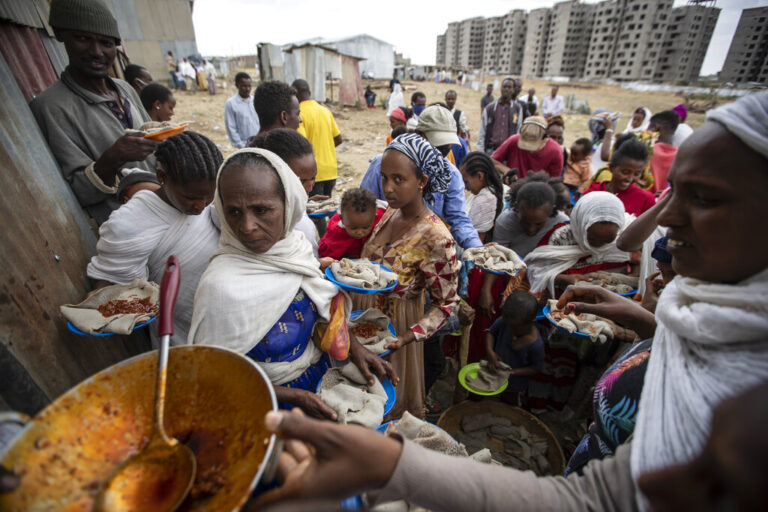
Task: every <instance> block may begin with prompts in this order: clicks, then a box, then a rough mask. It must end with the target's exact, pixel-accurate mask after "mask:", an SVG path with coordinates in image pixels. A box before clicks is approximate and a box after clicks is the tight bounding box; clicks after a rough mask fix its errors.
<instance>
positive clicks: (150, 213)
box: [87, 190, 219, 345]
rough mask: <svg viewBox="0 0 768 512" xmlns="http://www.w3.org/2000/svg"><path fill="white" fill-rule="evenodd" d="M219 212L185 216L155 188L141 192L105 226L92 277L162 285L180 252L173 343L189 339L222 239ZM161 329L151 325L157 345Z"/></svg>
mask: <svg viewBox="0 0 768 512" xmlns="http://www.w3.org/2000/svg"><path fill="white" fill-rule="evenodd" d="M214 213H215V212H214V211H213V206H211V205H208V206H207V207H206V208H205V209H204V210H203V212H202V213H201V214H200V215H185V214H183V213H182V212H180V211H178V210H177V209H176V208H174V207H173V206H171V205H169V204H168V203H166V202H165V201H163V200H162V199H161V198H160V197H159V196H158V195H157V194H155V193H154V192H150V191H148V190H141V191H139V192H137V193H136V195H134V196H133V197H132V198H131V200H130V201H128V202H127V203H126V204H124V205H122V206H121V207H120V208H118V209H117V210H115V211H114V212H112V215H110V217H109V220H107V222H105V223H104V224H102V225H101V227H100V228H99V241H98V243H97V244H96V250H97V254H96V256H94V257H92V258H91V261H90V263H88V268H87V273H88V277H90V278H91V279H103V280H105V281H110V282H112V283H117V284H128V283H130V282H131V281H133V280H134V279H148V280H149V281H154V282H155V283H158V284H160V282H161V281H162V278H163V271H164V270H165V263H166V261H167V260H168V256H170V255H171V254H175V255H176V256H177V257H178V258H179V264H180V265H181V285H180V288H179V296H178V298H177V299H176V309H175V311H174V315H173V336H172V337H171V345H183V344H186V342H187V332H188V331H189V326H190V322H191V321H192V309H193V301H194V297H195V290H196V289H197V283H198V282H199V281H200V276H201V275H202V274H203V271H204V270H205V268H206V267H207V266H208V260H209V259H210V257H211V255H212V254H213V253H214V251H215V250H216V247H217V245H218V243H219V230H218V228H217V227H216V226H215V225H214V220H213V215H214ZM156 331H157V323H155V324H153V325H152V327H151V328H150V335H151V337H152V342H153V344H154V345H157V344H158V341H159V338H158V337H157V335H156Z"/></svg>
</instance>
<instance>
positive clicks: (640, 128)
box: [624, 107, 653, 133]
mask: <svg viewBox="0 0 768 512" xmlns="http://www.w3.org/2000/svg"><path fill="white" fill-rule="evenodd" d="M643 112H645V117H644V118H643V122H642V123H640V126H638V127H637V128H632V117H630V118H629V122H627V129H626V130H624V133H640V132H644V131H645V130H647V129H648V125H650V124H651V116H653V114H651V111H650V110H648V109H647V108H645V107H643ZM632 115H633V116H634V115H635V113H634V112H633V113H632Z"/></svg>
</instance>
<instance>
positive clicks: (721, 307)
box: [631, 93, 768, 509]
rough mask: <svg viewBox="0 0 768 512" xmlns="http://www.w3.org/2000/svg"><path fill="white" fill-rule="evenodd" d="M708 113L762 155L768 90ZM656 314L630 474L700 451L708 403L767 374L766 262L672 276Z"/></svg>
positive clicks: (766, 149) (766, 150) (767, 149)
mask: <svg viewBox="0 0 768 512" xmlns="http://www.w3.org/2000/svg"><path fill="white" fill-rule="evenodd" d="M708 119H709V120H711V121H717V122H719V123H721V124H723V125H724V126H725V128H726V129H728V131H729V132H731V133H732V134H734V135H735V136H736V137H738V138H739V139H740V140H741V141H742V142H744V143H745V144H746V145H748V146H749V147H751V148H752V149H754V150H755V151H757V152H758V153H760V154H761V155H763V156H765V157H767V158H768V93H759V94H751V95H749V96H746V97H745V98H742V99H740V100H738V101H736V102H734V103H730V104H728V105H725V106H723V107H720V108H718V109H716V110H713V111H711V112H709V113H708ZM656 321H657V323H658V326H657V328H656V333H655V335H654V341H653V349H652V350H651V357H650V359H649V361H648V370H647V371H646V373H645V381H644V385H643V393H642V395H641V399H640V410H639V412H638V416H637V424H636V426H635V431H634V440H633V442H632V458H631V460H632V476H633V477H634V479H635V481H637V479H638V478H639V477H640V476H642V475H643V474H645V473H648V472H650V471H654V470H657V469H661V468H665V467H669V466H672V465H676V464H681V463H685V462H688V461H690V460H692V459H693V458H695V457H696V456H697V455H699V453H701V450H702V448H703V446H704V444H705V442H706V440H707V437H708V436H709V433H710V421H711V418H712V410H713V409H714V407H715V406H717V405H718V404H719V403H720V402H722V401H723V400H725V399H727V398H730V397H733V396H736V395H738V394H739V393H741V392H743V391H746V390H747V389H749V388H751V387H753V386H755V385H757V384H758V383H760V382H763V381H765V380H766V379H768V269H764V270H762V271H761V272H759V273H757V274H755V275H753V276H751V277H749V278H748V279H745V280H744V281H742V282H740V283H737V284H722V283H711V282H707V281H700V280H698V279H693V278H690V277H683V276H677V277H676V278H675V279H674V280H673V281H672V282H671V283H670V284H669V285H667V287H666V288H664V293H662V294H661V297H660V298H659V304H658V306H656ZM637 496H638V505H639V507H640V508H641V509H647V504H646V503H645V502H644V499H643V495H642V494H641V493H639V492H638V494H637Z"/></svg>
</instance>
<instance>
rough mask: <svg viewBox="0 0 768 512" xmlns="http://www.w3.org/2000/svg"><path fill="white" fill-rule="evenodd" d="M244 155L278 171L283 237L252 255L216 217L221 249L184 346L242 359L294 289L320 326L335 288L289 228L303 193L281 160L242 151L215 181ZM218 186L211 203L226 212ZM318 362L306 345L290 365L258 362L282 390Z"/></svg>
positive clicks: (207, 273)
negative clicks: (304, 297) (258, 158)
mask: <svg viewBox="0 0 768 512" xmlns="http://www.w3.org/2000/svg"><path fill="white" fill-rule="evenodd" d="M242 153H255V154H258V155H261V156H262V157H264V158H266V159H267V160H268V161H269V162H270V163H271V164H272V166H273V167H274V168H275V169H276V170H277V174H278V176H279V177H280V181H281V182H282V183H283V188H284V189H285V218H284V222H285V229H284V235H283V238H282V239H281V240H279V241H278V242H277V243H276V244H275V245H273V246H272V248H270V249H269V250H268V251H267V252H265V253H263V254H256V253H254V252H251V251H250V250H248V249H246V248H245V247H244V246H243V245H242V244H241V243H240V241H239V240H238V239H237V237H236V236H235V234H234V232H233V231H232V228H231V227H230V226H229V224H227V222H226V217H225V216H224V214H223V213H222V223H221V239H220V241H219V249H218V250H217V251H216V253H215V254H214V256H213V259H212V260H211V263H210V265H209V266H208V269H207V270H206V271H205V273H204V274H203V277H202V278H201V279H200V285H199V287H198V289H197V294H196V295H195V312H194V315H193V317H192V328H191V330H190V333H189V340H190V343H193V344H196V345H217V346H221V347H226V348H229V349H232V350H235V351H237V352H239V353H241V354H246V353H248V352H249V351H250V350H251V349H253V347H255V346H256V345H257V344H258V343H259V342H260V341H261V340H262V339H263V338H264V336H265V335H266V334H267V332H269V330H270V329H271V328H272V326H273V325H275V323H277V321H278V320H279V319H280V317H281V316H282V315H283V313H285V311H286V309H288V306H289V305H290V304H291V302H292V301H293V298H294V297H295V296H296V294H297V292H298V291H299V289H301V290H303V291H304V293H305V294H306V295H307V296H308V297H309V298H310V300H311V301H312V302H313V303H314V304H315V306H316V308H317V312H318V314H319V316H320V317H322V318H323V319H325V320H329V319H330V306H331V301H332V300H333V297H334V296H336V294H337V293H338V289H337V288H336V287H335V286H334V285H333V284H332V283H330V282H329V281H327V280H325V279H324V278H323V274H322V272H321V271H320V264H319V262H318V261H317V259H315V257H314V255H313V253H312V247H311V246H310V244H309V242H308V241H307V239H306V238H305V237H304V235H303V234H302V233H301V232H299V231H296V230H294V228H295V226H296V224H297V223H298V222H299V220H300V219H301V217H302V215H304V213H305V210H306V204H307V194H306V192H304V188H303V187H302V185H301V182H300V181H299V178H297V177H296V175H295V174H294V173H293V171H291V169H290V167H288V165H286V164H285V162H283V161H282V160H281V159H280V158H279V157H278V156H277V155H275V154H274V153H272V152H270V151H267V150H263V149H251V148H249V149H241V150H240V151H237V152H236V153H233V154H232V155H230V156H229V157H228V158H227V159H226V160H225V161H224V162H223V163H222V166H221V168H220V169H219V178H218V179H219V180H220V179H221V169H223V168H224V167H225V166H226V165H227V163H228V161H229V160H230V159H231V158H233V157H234V156H235V155H239V154H242ZM218 185H219V184H218V182H217V190H216V198H215V204H216V207H217V209H218V210H219V211H221V212H224V208H223V205H222V202H221V194H220V191H219V186H218ZM320 356H321V352H320V350H319V349H317V348H316V347H315V345H314V344H313V343H312V342H311V341H310V342H309V344H308V345H307V349H306V350H305V351H304V353H303V354H302V355H301V356H299V357H298V358H297V359H296V360H294V361H290V362H281V363H259V364H260V366H261V367H262V368H264V370H265V371H266V372H267V375H269V377H270V379H271V380H272V382H273V383H275V384H277V385H280V384H284V383H285V382H289V381H291V380H293V379H295V378H297V377H298V376H299V375H301V373H302V372H304V370H306V369H307V367H308V366H310V365H311V364H313V363H315V362H317V361H318V360H319V359H320Z"/></svg>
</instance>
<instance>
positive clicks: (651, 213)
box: [616, 194, 670, 252]
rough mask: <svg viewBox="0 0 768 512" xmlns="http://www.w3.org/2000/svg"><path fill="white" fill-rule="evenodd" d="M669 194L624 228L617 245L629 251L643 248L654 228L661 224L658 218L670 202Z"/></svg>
mask: <svg viewBox="0 0 768 512" xmlns="http://www.w3.org/2000/svg"><path fill="white" fill-rule="evenodd" d="M669 195H670V194H667V195H666V196H664V198H663V199H661V201H659V202H658V203H656V204H655V205H654V206H652V207H651V208H649V209H648V210H646V211H645V212H644V213H643V214H642V215H640V216H639V217H638V218H637V219H635V221H634V222H633V223H632V224H630V225H629V226H627V227H626V228H624V231H622V232H621V234H620V235H619V238H618V240H616V247H618V248H619V249H620V250H622V251H627V252H633V251H639V250H642V248H643V242H645V241H646V240H647V239H648V237H649V236H651V234H652V233H653V230H654V229H656V227H657V226H658V225H659V222H658V220H657V219H658V218H659V213H660V212H661V210H663V209H664V206H665V205H666V204H667V202H669Z"/></svg>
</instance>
